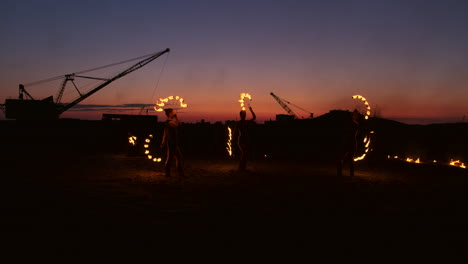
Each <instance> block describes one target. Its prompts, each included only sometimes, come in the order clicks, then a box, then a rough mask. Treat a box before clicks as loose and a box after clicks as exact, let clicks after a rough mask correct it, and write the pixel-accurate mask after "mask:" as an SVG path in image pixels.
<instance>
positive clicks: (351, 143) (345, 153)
mask: <svg viewBox="0 0 468 264" xmlns="http://www.w3.org/2000/svg"><path fill="white" fill-rule="evenodd" d="M360 118H361V114H360V113H359V111H358V110H357V109H354V111H353V112H352V113H351V116H349V117H348V118H347V119H346V120H345V121H344V128H343V134H342V135H341V142H340V143H341V144H340V145H341V146H340V151H338V161H337V175H338V176H342V175H343V164H344V163H347V164H349V174H350V176H354V155H355V153H356V149H357V139H356V136H357V133H358V130H359V121H360V120H359V119H360Z"/></svg>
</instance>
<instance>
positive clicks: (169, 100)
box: [154, 95, 187, 112]
mask: <svg viewBox="0 0 468 264" xmlns="http://www.w3.org/2000/svg"><path fill="white" fill-rule="evenodd" d="M169 104H172V105H177V104H178V106H176V107H171V106H168V105H169ZM186 107H187V104H186V103H185V102H184V98H182V97H180V96H178V95H177V96H173V95H171V96H168V97H166V98H160V99H159V100H157V101H156V106H155V107H154V110H156V111H157V112H162V111H163V110H164V109H166V108H173V109H180V108H186Z"/></svg>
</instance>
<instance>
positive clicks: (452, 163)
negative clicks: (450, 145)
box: [387, 155, 466, 169]
mask: <svg viewBox="0 0 468 264" xmlns="http://www.w3.org/2000/svg"><path fill="white" fill-rule="evenodd" d="M392 158H393V159H396V160H403V161H406V162H409V163H417V164H422V163H440V162H438V161H437V160H432V161H426V162H423V161H421V159H420V158H417V159H413V158H410V157H408V158H406V159H400V158H399V157H398V156H397V155H395V156H393V157H392V156H390V155H387V159H392ZM442 164H446V165H450V166H454V167H459V168H462V169H466V165H465V163H464V162H461V161H460V160H453V159H450V162H449V163H442Z"/></svg>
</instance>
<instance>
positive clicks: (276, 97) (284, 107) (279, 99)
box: [270, 92, 297, 118]
mask: <svg viewBox="0 0 468 264" xmlns="http://www.w3.org/2000/svg"><path fill="white" fill-rule="evenodd" d="M270 95H271V96H273V98H275V100H276V101H277V102H278V103H279V104H280V105H281V107H283V109H284V110H286V112H288V114H290V115H293V116H294V118H297V115H296V114H295V113H294V111H293V110H291V108H289V106H288V105H287V104H286V103H288V104H289V102H288V101H286V100H283V99H281V98H279V97H278V96H276V95H275V94H274V93H272V92H271V93H270ZM283 101H284V102H283ZM285 102H286V103H285Z"/></svg>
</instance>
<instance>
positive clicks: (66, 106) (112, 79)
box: [58, 49, 170, 114]
mask: <svg viewBox="0 0 468 264" xmlns="http://www.w3.org/2000/svg"><path fill="white" fill-rule="evenodd" d="M169 51H170V50H169V49H165V50H164V51H161V52H158V53H156V54H154V55H153V56H151V57H148V58H146V59H144V60H142V61H139V62H137V63H136V64H134V65H133V66H131V67H130V68H128V69H126V70H124V71H122V72H121V73H119V74H117V75H116V76H114V77H112V78H110V79H108V80H107V81H105V82H104V83H102V84H101V85H99V86H97V87H96V88H94V89H92V90H91V91H89V92H87V93H86V94H84V95H82V96H80V97H79V98H78V99H76V100H75V101H73V102H71V103H69V104H67V105H65V106H63V107H60V108H59V109H58V111H59V114H61V113H63V112H65V111H66V110H68V109H70V108H71V107H73V106H75V105H76V104H78V103H79V102H81V101H83V100H84V99H86V98H88V97H89V96H91V95H92V94H94V93H95V92H97V91H99V90H101V89H102V88H104V87H105V86H107V85H108V84H109V83H111V82H113V81H115V80H117V79H119V78H121V77H123V76H125V75H127V74H129V73H131V72H134V71H136V70H138V69H140V68H141V67H143V66H145V65H146V64H148V63H150V62H152V61H153V60H155V59H157V58H158V57H159V56H161V55H163V54H164V53H166V52H169Z"/></svg>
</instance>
